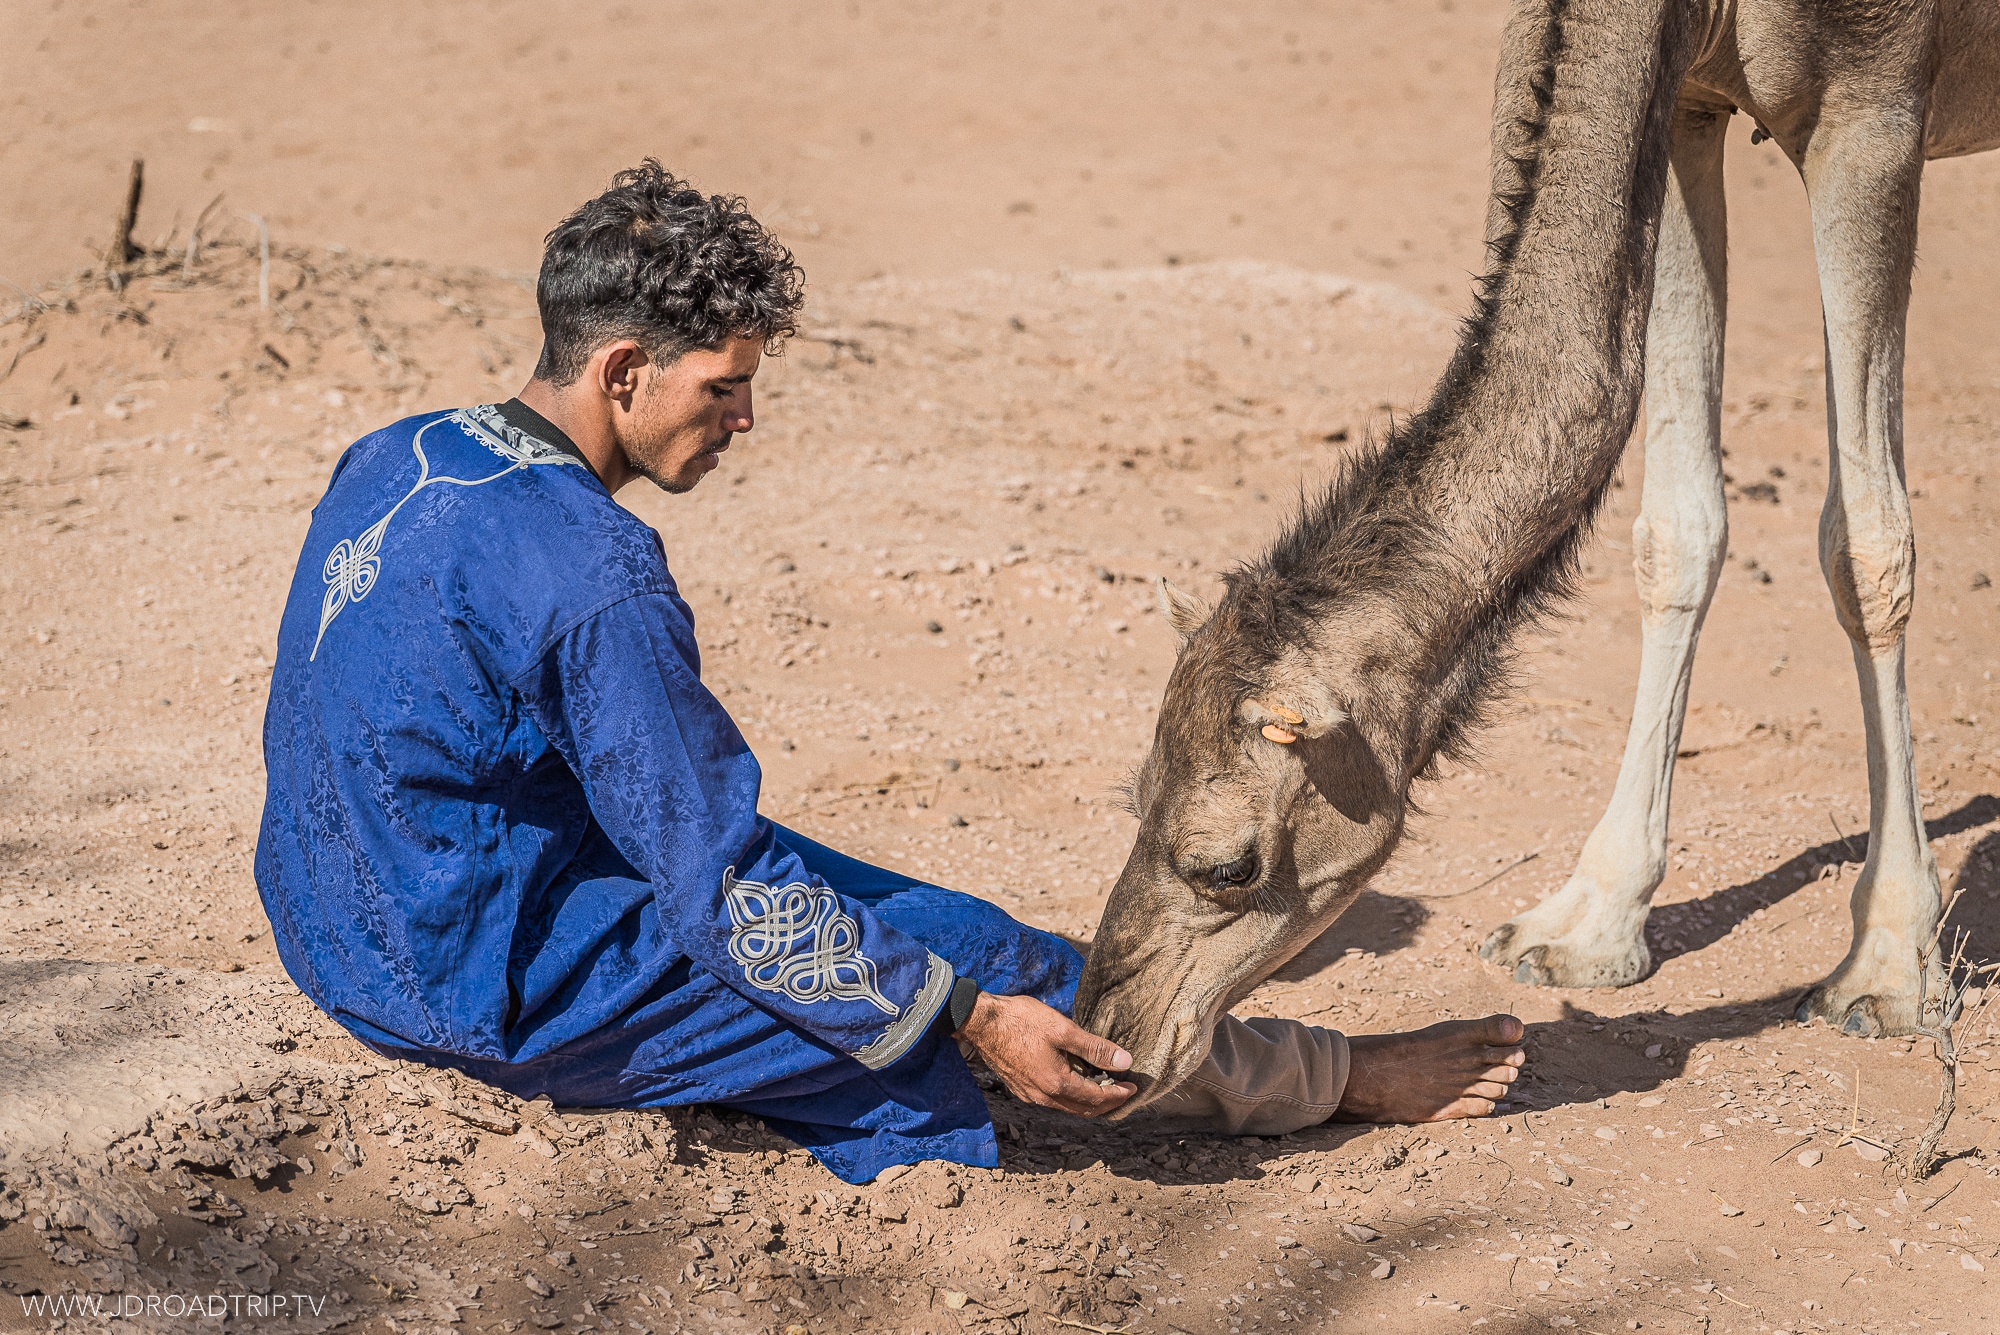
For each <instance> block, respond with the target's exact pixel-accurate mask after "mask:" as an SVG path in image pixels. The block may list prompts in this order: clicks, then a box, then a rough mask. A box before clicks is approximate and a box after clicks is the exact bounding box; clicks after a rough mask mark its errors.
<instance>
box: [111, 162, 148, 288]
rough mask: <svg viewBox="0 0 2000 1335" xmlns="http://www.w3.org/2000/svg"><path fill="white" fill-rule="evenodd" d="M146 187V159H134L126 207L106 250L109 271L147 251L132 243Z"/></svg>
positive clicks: (126, 188) (126, 196) (126, 193)
mask: <svg viewBox="0 0 2000 1335" xmlns="http://www.w3.org/2000/svg"><path fill="white" fill-rule="evenodd" d="M145 188H146V160H145V159H144V158H133V159H132V178H131V180H130V181H129V182H128V183H127V185H126V187H125V209H124V211H123V212H121V213H120V214H119V215H118V226H117V227H115V228H114V229H112V232H111V248H110V249H109V250H106V251H105V252H104V267H105V269H106V270H107V271H108V272H109V271H116V270H120V269H123V268H124V267H125V266H126V265H128V264H130V263H131V262H132V261H133V260H136V259H138V258H139V257H140V256H141V255H143V254H145V253H146V252H145V251H144V250H142V249H140V248H139V247H138V246H135V245H133V244H132V228H133V227H134V226H136V225H137V224H138V221H139V196H140V194H141V193H142V192H144V190H145Z"/></svg>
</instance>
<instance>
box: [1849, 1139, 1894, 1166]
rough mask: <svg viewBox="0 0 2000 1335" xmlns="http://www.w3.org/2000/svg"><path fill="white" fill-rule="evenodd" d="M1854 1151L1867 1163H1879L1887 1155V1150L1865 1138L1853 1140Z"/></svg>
mask: <svg viewBox="0 0 2000 1335" xmlns="http://www.w3.org/2000/svg"><path fill="white" fill-rule="evenodd" d="M1854 1152H1855V1153H1856V1154H1858V1155H1860V1156H1861V1157H1862V1158H1863V1159H1866V1160H1867V1161H1868V1162H1869V1163H1881V1162H1882V1161H1883V1160H1884V1159H1886V1158H1888V1157H1889V1151H1887V1150H1885V1149H1883V1148H1882V1147H1881V1146H1880V1145H1871V1144H1869V1143H1868V1142H1867V1141H1865V1140H1857V1141H1855V1142H1854Z"/></svg>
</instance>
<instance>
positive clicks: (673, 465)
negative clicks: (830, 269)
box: [257, 160, 1521, 1182]
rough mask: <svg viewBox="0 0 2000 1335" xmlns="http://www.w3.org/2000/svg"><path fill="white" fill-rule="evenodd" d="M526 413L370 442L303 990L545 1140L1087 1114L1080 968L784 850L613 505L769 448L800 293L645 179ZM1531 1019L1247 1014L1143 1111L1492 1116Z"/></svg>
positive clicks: (1274, 1130) (943, 1141)
mask: <svg viewBox="0 0 2000 1335" xmlns="http://www.w3.org/2000/svg"><path fill="white" fill-rule="evenodd" d="M536 297H537V301H538V303H539V305H540V308H541V317H542V329H543V337H544V340H545V341H544V344H543V347H542V354H541V360H540V362H539V364H538V365H537V366H536V368H535V374H534V377H533V379H531V380H530V381H529V382H528V384H527V386H526V387H525V388H524V389H522V391H521V394H520V397H519V398H517V399H513V400H510V401H509V402H507V403H504V404H499V405H483V406H479V407H472V408H462V409H459V410H457V411H453V412H433V413H426V414H424V415H421V416H418V417H413V418H409V419H406V420H404V421H401V422H398V423H396V424H394V425H392V426H389V427H386V428H384V429H383V430H381V431H378V432H376V433H374V434H373V435H370V436H366V437H364V438H363V439H361V440H359V441H357V442H356V443H355V444H354V445H353V447H352V448H350V449H349V450H348V451H347V453H346V454H345V455H344V456H343V457H342V459H341V461H340V463H339V465H338V466H337V467H336V468H335V469H334V473H333V478H332V481H331V482H330V483H329V485H328V487H327V491H326V495H325V496H324V497H323V498H322V499H321V501H320V503H319V506H318V508H317V509H315V510H314V511H313V521H312V527H311V530H310V531H309V532H308V534H307V536H306V541H305V550H304V552H303V554H302V556H301V558H300V561H299V568H298V572H297V575H296V577H295V578H294V581H293V584H292V590H291V595H290V598H289V600H288V602H287V604H286V608H285V616H284V623H283V625H282V627H281V629H280V631H279V636H278V654H277V660H278V661H277V668H276V672H275V675H274V677H273V680H272V685H271V702H270V712H269V714H268V716H267V718H266V719H265V726H264V749H265V761H266V765H267V767H268V771H269V784H270V788H269V794H268V798H267V802H266V805H265V809H264V819H263V828H262V831H261V834H260V837H259V842H258V847H257V884H258V887H259V889H260V891H261V892H262V895H263V899H264V906H265V909H266V911H267V912H268V913H269V914H270V917H271V923H272V927H273V932H274V936H275V939H276V942H277V946H278V950H279V954H280V955H281V956H282V958H283V960H284V963H285V967H286V968H287V969H288V970H289V971H290V972H291V975H292V977H293V979H294V980H295V981H296V982H297V983H298V985H299V986H300V987H301V988H303V989H304V990H305V992H306V994H307V995H308V996H310V997H311V998H312V999H313V1000H314V1001H315V1002H317V1003H318V1004H319V1005H320V1006H321V1007H322V1008H323V1009H325V1010H326V1012H327V1013H328V1014H329V1015H331V1016H333V1017H334V1018H335V1019H336V1020H338V1021H340V1022H341V1023H342V1024H343V1025H345V1026H346V1027H347V1028H348V1030H349V1031H350V1032H352V1033H353V1034H354V1035H355V1036H356V1037H358V1038H359V1039H361V1040H362V1041H363V1042H364V1043H367V1044H368V1045H369V1046H370V1047H372V1048H374V1049H375V1050H377V1051H378V1052H381V1053H384V1054H386V1055H389V1056H392V1057H398V1058H404V1059H407V1060H411V1061H418V1062H427V1063H432V1064H436V1065H445V1066H451V1067H455V1068H457V1069H459V1070H461V1071H464V1072H466V1073H467V1074H469V1075H471V1076H473V1077H475V1078H477V1079H480V1080H484V1081H488V1082H490V1083H492V1084H495V1085H498V1086H500V1087H501V1088H503V1089H507V1090H509V1091H511V1092H513V1093H515V1094H518V1095H520V1096H522V1097H533V1096H536V1095H540V1094H547V1095H548V1096H549V1097H550V1098H552V1099H554V1100H555V1101H556V1102H557V1103H559V1104H564V1105H571V1106H575V1105H583V1106H622V1107H658V1106H666V1105H675V1104H689V1103H718V1104H725V1105H727V1106H729V1107H731V1108H736V1109H740V1110H742V1111H744V1112H748V1113H752V1114H755V1115H757V1116H759V1117H762V1118H764V1119H765V1120H766V1121H768V1122H769V1123H771V1124H772V1125H773V1126H774V1127H776V1128H777V1129H779V1130H780V1131H782V1132H784V1133H786V1134H788V1135H790V1136H792V1137H793V1138H795V1139H796V1140H798V1141H799V1142H800V1143H801V1144H804V1145H806V1146H807V1147H809V1148H810V1149H811V1150H812V1151H813V1152H814V1153H815V1154H817V1155H818V1156H819V1158H820V1159H821V1160H822V1161H823V1162H824V1163H825V1164H826V1165H827V1166H828V1167H829V1168H830V1169H832V1170H833V1171H834V1172H835V1173H838V1174H839V1175H840V1176H841V1177H843V1178H845V1179H847V1180H848V1181H850V1182H862V1181H867V1180H869V1179H871V1178H873V1177H874V1176H875V1174H876V1173H878V1172H879V1171H881V1170H882V1169H883V1168H885V1167H887V1166H889V1165H890V1164H897V1163H910V1162H915V1161H917V1160H921V1159H930V1158H942V1159H950V1160H955V1161H957V1162H959V1163H966V1164H983V1165H992V1164H994V1163H995V1162H997V1147H996V1145H995V1142H994V1138H993V1129H992V1124H991V1121H990V1119H989V1117H988V1113H987V1108H986V1102H985V1098H984V1096H983V1095H982V1094H981V1092H980V1090H979V1087H978V1086H977V1085H976V1084H975V1083H974V1081H973V1079H972V1075H971V1072H970V1071H969V1069H968V1067H967V1062H966V1058H965V1056H963V1055H961V1045H962V1047H963V1048H964V1049H965V1050H969V1051H970V1052H972V1053H976V1054H977V1055H978V1057H979V1058H980V1059H981V1060H982V1061H984V1062H985V1064H986V1065H987V1066H989V1067H990V1068H991V1069H992V1070H993V1071H994V1072H996V1073H997V1074H998V1075H999V1077H1000V1078H1001V1079H1002V1080H1003V1081H1005V1082H1006V1084H1007V1087H1008V1088H1009V1089H1010V1090H1012V1091H1013V1092H1014V1094H1015V1095H1016V1096H1017V1097H1019V1098H1021V1099H1024V1100H1026V1101H1028V1102H1030V1103H1036V1104H1041V1105H1044V1106H1049V1107H1055V1108H1061V1109H1064V1110H1067V1111H1069V1112H1072V1113H1077V1114H1080V1115H1082V1116H1086V1117H1093V1116H1099V1115H1102V1114H1105V1113H1109V1112H1113V1111H1115V1110H1116V1109H1117V1108H1118V1107H1119V1105H1121V1104H1122V1103H1124V1101H1125V1100H1126V1099H1127V1098H1128V1097H1130V1096H1131V1094H1132V1093H1133V1092H1134V1086H1133V1085H1131V1084H1129V1083H1125V1082H1117V1081H1110V1080H1107V1081H1105V1082H1102V1083H1100V1082H1098V1081H1093V1080H1090V1079H1086V1078H1085V1077H1083V1076H1081V1075H1078V1074H1076V1073H1075V1072H1074V1071H1073V1070H1072V1069H1071V1064H1070V1058H1071V1057H1075V1058H1078V1059H1080V1060H1081V1061H1083V1062H1085V1063H1088V1064H1090V1065H1091V1066H1094V1067H1097V1068H1099V1069H1101V1070H1104V1071H1111V1072H1116V1071H1121V1070H1124V1069H1126V1068H1128V1067H1130V1065H1131V1062H1132V1059H1131V1057H1130V1056H1129V1055H1128V1054H1126V1053H1124V1052H1122V1051H1120V1050H1119V1049H1118V1048H1117V1047H1116V1046H1115V1045H1113V1044H1112V1043H1110V1042H1109V1041H1108V1040H1105V1039H1102V1038H1099V1037H1097V1036H1095V1035H1093V1034H1090V1033H1087V1032H1085V1031H1084V1030H1082V1029H1080V1028H1078V1027H1077V1026H1076V1025H1075V1024H1073V1023H1071V1022H1070V1020H1069V1019H1068V1018H1067V1011H1068V1008H1069V1006H1070V1003H1071V1000H1072V998H1073V997H1074V994H1075V990H1076V983H1077V977H1078V973H1079V971H1080V968H1081V963H1082V961H1081V958H1080V956H1079V955H1078V953H1077V952H1076V950H1075V949H1074V948H1073V947H1071V946H1070V945H1069V944H1068V943H1067V942H1065V941H1063V940H1062V939H1061V938H1059V937H1056V936H1053V935H1051V934H1049V933H1047V932H1042V931H1038V930H1036V929H1034V928H1031V927H1027V926H1024V925H1022V924H1020V923H1017V922H1015V921H1014V920H1013V919H1012V918H1010V917H1008V916H1007V914H1005V913H1004V912H1002V911H1001V910H1000V909H998V908H996V907H995V906H993V905H991V904H988V903H985V902H983V901H981V900H978V899H974V898H972V897H970V896H968V895H963V894H958V893H955V892H953V891H949V890H944V889H940V888H938V887H936V886H932V885H927V884H924V883H923V882H921V881H918V880H915V879H913V878H911V877H908V876H905V875H902V874H899V873H896V872H892V871H888V870H885V869H883V868H880V867H874V866H870V865H868V864H867V863H864V862H859V861H856V860H855V859H853V858H850V857H846V856H844V855H842V854H840V853H837V852H835V851H834V850H832V849H830V848H826V847H824V846H822V845H820V844H818V843H815V842H813V841H812V840H810V839H807V838H805V837H803V836H802V835H799V834H797V833H795V832H793V831H791V830H787V829H784V828H783V827H781V826H778V825H776V824H773V823H772V822H771V821H769V820H767V819H765V818H764V817H763V816H761V815H759V814H758V811H757V799H758V787H759V771H758V767H757V761H756V759H755V757H753V756H752V755H751V754H750V750H749V747H748V746H746V745H745V743H744V740H743V736H742V734H741V733H739V732H738V731H737V729H736V725H735V724H734V723H733V722H731V721H730V718H729V715H728V714H727V713H726V712H725V711H724V710H723V708H722V705H721V704H720V703H719V702H718V701H717V700H716V698H715V697H714V696H713V695H712V694H710V693H709V691H708V689H707V688H706V687H705V686H703V684H702V681H701V674H700V659H699V653H698V650H697V647H696V640H695V633H694V619H693V616H692V614H691V613H690V612H689V610H688V606H687V604H686V603H685V602H683V601H682V599H681V596H680V594H679V592H678V590H677V589H676V587H675V583H674V579H673V576H672V575H671V574H669V573H668V570H667V561H666V553H665V550H664V547H663V546H662V543H661V539H660V535H659V534H657V533H656V532H654V531H653V530H652V529H651V528H649V527H647V526H646V525H645V524H644V523H642V522H640V521H639V520H638V519H637V518H635V517H634V516H633V515H632V514H631V513H629V512H628V511H626V510H625V509H623V508H622V507H620V506H619V505H618V504H617V503H616V502H615V501H614V500H613V499H612V497H613V495H614V494H615V493H616V492H617V491H618V490H619V489H620V488H621V487H623V486H625V485H626V484H627V483H628V482H631V481H633V480H634V479H636V478H642V477H643V478H645V479H646V480H648V481H650V482H652V483H653V484H654V485H656V486H658V487H660V488H661V489H663V490H665V491H668V492H673V493H681V492H686V491H689V490H690V489H692V488H693V487H694V486H695V484H696V483H698V482H699V481H700V480H701V479H702V478H703V477H705V476H707V474H708V473H710V472H711V471H713V470H714V469H715V468H717V467H718V466H719V465H720V464H721V461H722V455H723V452H724V451H725V450H727V449H728V448H729V446H730V442H731V441H732V440H733V439H734V438H735V436H736V435H737V434H739V433H742V432H747V431H749V430H750V428H751V425H752V420H753V419H752V415H751V391H750V385H751V380H752V378H753V377H754V376H755V375H756V373H757V368H758V365H759V363H760V361H761V359H762V357H763V355H764V353H765V352H766V351H767V350H769V349H770V348H771V347H772V346H773V345H774V344H775V343H776V342H778V341H779V340H781V339H782V338H783V337H784V336H785V335H787V334H789V333H790V332H792V330H793V328H794V325H795V322H796V319H797V316H798V312H799V309H800V306H801V303H802V300H803V285H802V280H801V275H800V272H799V269H798V267H797V266H796V265H795V264H794V263H793V262H792V257H791V255H790V254H789V252H787V251H786V249H785V248H784V247H783V246H782V245H780V244H779V243H778V242H777V241H776V240H775V239H774V238H773V237H772V236H771V235H770V234H769V233H768V232H766V231H765V230H764V229H763V227H761V226H760V225H759V224H758V223H757V222H756V220H755V219H753V218H751V217H750V215H749V214H748V213H747V212H745V211H744V209H743V205H742V202H741V201H740V200H734V199H724V198H719V197H716V198H709V197H704V196H703V195H701V194H700V193H699V192H697V191H695V190H693V189H692V188H690V187H689V186H688V185H687V184H685V183H684V182H682V181H679V180H676V179H675V178H674V177H672V176H671V175H669V174H668V173H667V172H665V171H664V170H662V169H661V167H660V166H659V164H658V163H656V162H652V161H650V160H649V161H648V162H646V163H645V164H644V165H643V166H641V167H639V168H637V169H635V170H632V171H627V172H621V173H620V174H619V175H618V177H617V178H616V179H615V181H614V183H613V185H612V187H611V188H610V189H609V190H607V191H605V193H604V194H602V195H600V196H598V197H597V198H596V199H594V200H591V201H590V202H589V203H587V204H585V205H584V206H583V207H582V208H580V209H578V210H577V211H576V212H575V213H574V214H572V215H571V216H570V217H569V218H567V219H565V220H564V221H563V223H562V224H561V225H560V226H559V227H557V228H556V230H555V231H554V232H552V233H550V234H549V238H548V245H547V251H546V254H545V255H544V257H543V261H542V270H541V278H540V283H539V286H538V288H537V292H536ZM1520 1037H1521V1027H1520V1022H1519V1021H1517V1020H1515V1019H1513V1018H1512V1017H1510V1016H1498V1017H1493V1018H1491V1019H1488V1020H1482V1021H1476V1022H1464V1023H1456V1024H1446V1025H1435V1026H1433V1027H1432V1028H1430V1029H1427V1030H1424V1031H1422V1032H1421V1033H1417V1034H1407V1035H1389V1036H1377V1037H1373V1038H1366V1039H1356V1040H1354V1041H1353V1042H1352V1043H1350V1042H1349V1041H1348V1040H1346V1039H1344V1038H1343V1037H1341V1036H1340V1035H1339V1034H1335V1033H1333V1032H1331V1031H1329V1030H1324V1029H1317V1028H1313V1027H1311V1026H1309V1025H1304V1024H1300V1023H1297V1022H1295V1021H1289V1020H1253V1021H1250V1022H1247V1023H1246V1022H1242V1021H1238V1020H1235V1019H1233V1018H1228V1017H1225V1018H1224V1019H1223V1020H1222V1021H1221V1023H1220V1024H1219V1025H1218V1027H1217V1031H1216V1034H1215V1042H1214V1049H1213V1052H1212V1055H1211V1056H1210V1058H1209V1061H1208V1064H1207V1065H1206V1066H1204V1067H1203V1068H1202V1069H1201V1071H1200V1072H1199V1073H1198V1074H1197V1075H1196V1076H1195V1077H1194V1079H1192V1080H1191V1081H1189V1082H1188V1083H1187V1084H1185V1085H1183V1086H1182V1087H1181V1088H1180V1089H1179V1090H1177V1091H1175V1092H1174V1093H1173V1094H1171V1095H1169V1096H1168V1097H1167V1098H1166V1099H1164V1100H1162V1101H1161V1102H1160V1103H1159V1104H1156V1105H1155V1106H1154V1108H1153V1109H1151V1110H1149V1113H1151V1112H1157V1113H1159V1114H1161V1115H1165V1116H1171V1117H1175V1118H1176V1119H1179V1120H1181V1121H1183V1122H1191V1123H1195V1124H1198V1125H1202V1126H1206V1127H1210V1128H1213V1129H1216V1130H1221V1131H1229V1132H1234V1133H1242V1132H1259V1133H1263V1134H1278V1133H1279V1132H1283V1131H1288V1130H1294V1129H1297V1128H1299V1127H1302V1126H1307V1125H1310V1124H1312V1123H1315V1122H1319V1121H1324V1120H1326V1119H1327V1118H1328V1117H1342V1118H1348V1119H1352V1120H1368V1121H1424V1120H1430V1119H1434V1118H1441V1117H1458V1116H1475V1115H1480V1114H1483V1113H1486V1112H1490V1111H1491V1109H1492V1102H1491V1101H1492V1100H1494V1099H1497V1098H1499V1097H1500V1096H1501V1095H1502V1094H1503V1093H1504V1092H1505V1090H1506V1086H1507V1083H1508V1082H1509V1081H1511V1080H1512V1079H1513V1078H1514V1074H1515V1070H1516V1068H1517V1067H1518V1066H1519V1065H1520V1062H1521V1052H1520V1049H1519V1048H1518V1047H1517V1046H1516V1044H1517V1043H1518V1041H1519V1039H1520Z"/></svg>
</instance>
